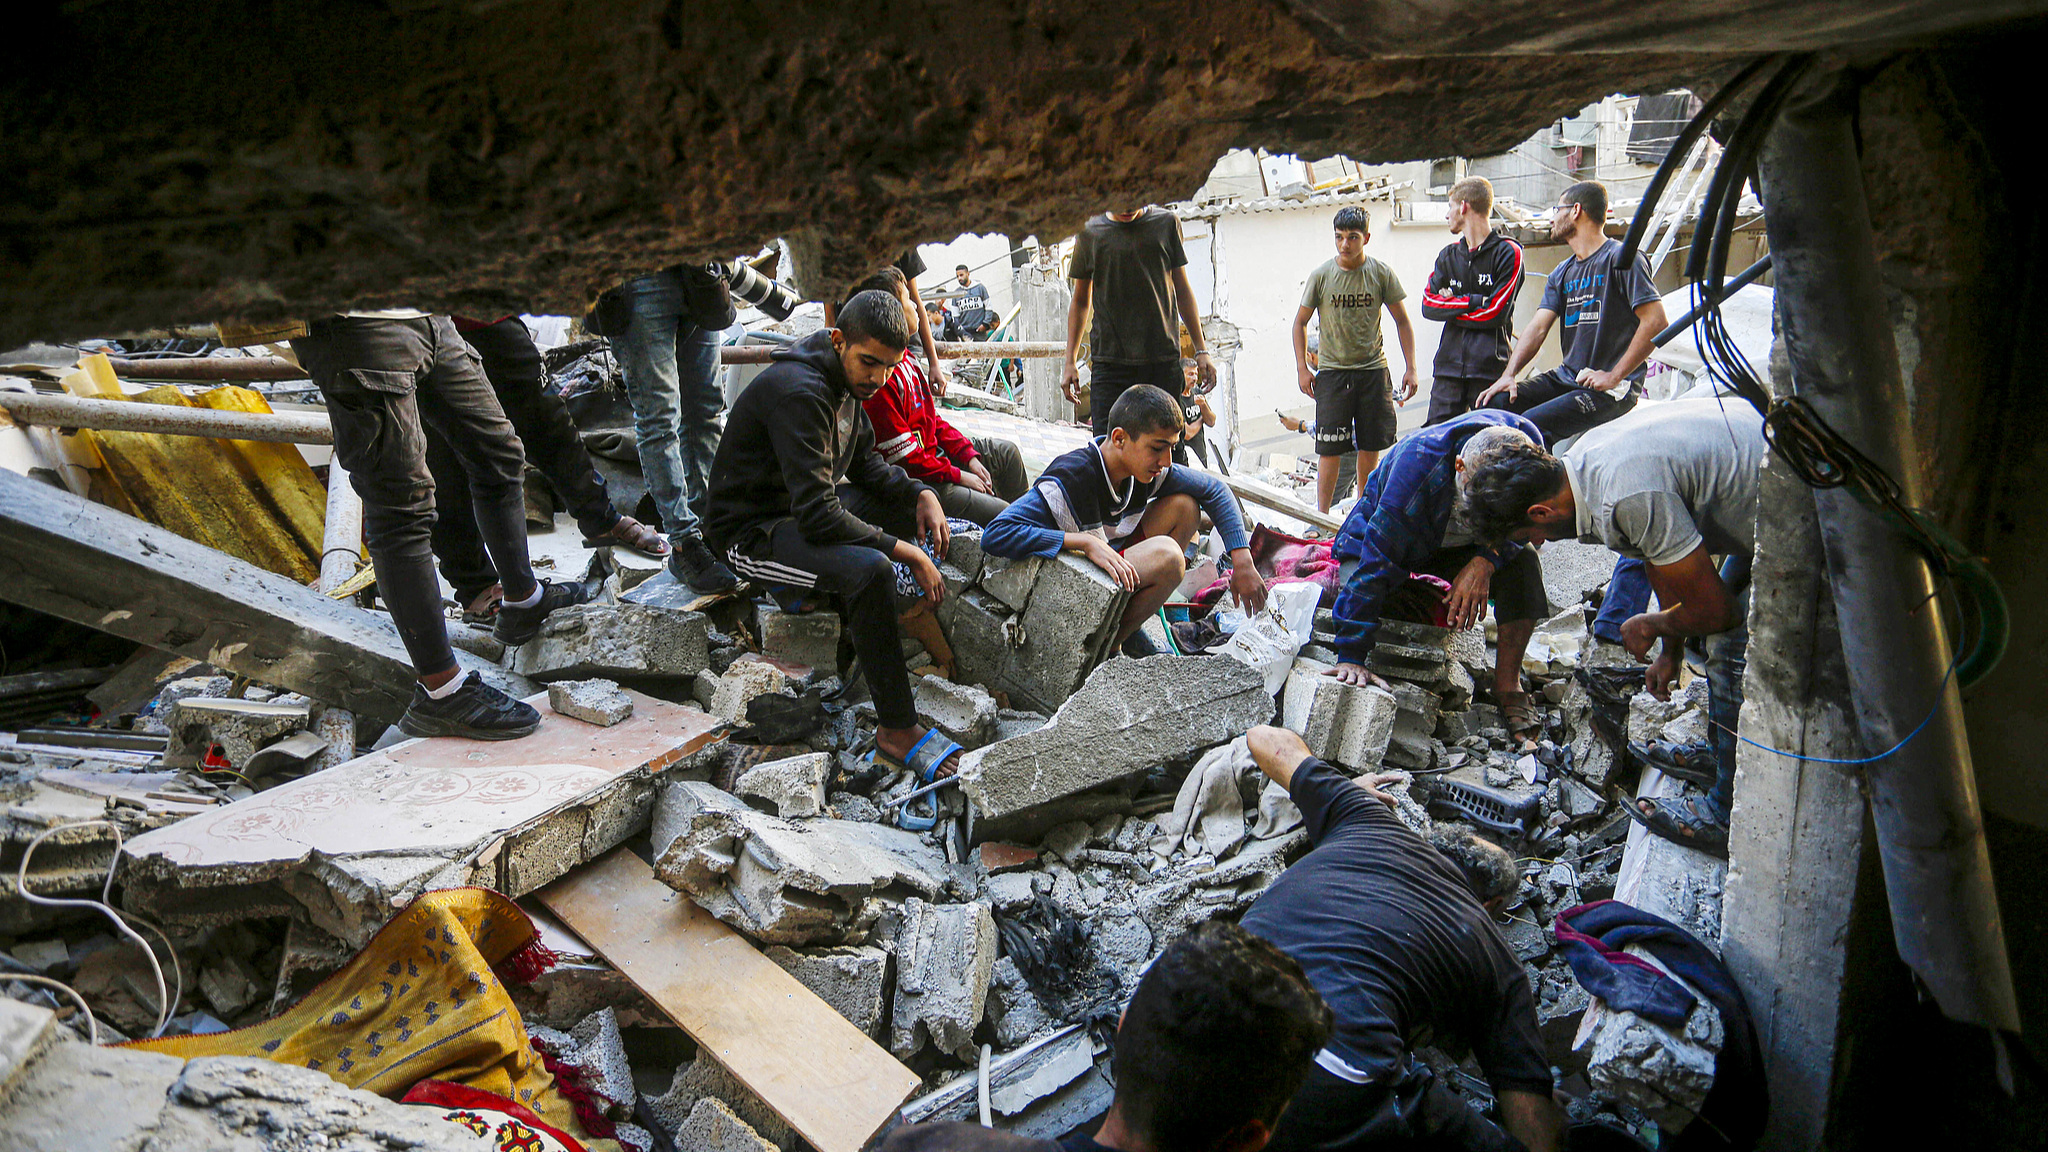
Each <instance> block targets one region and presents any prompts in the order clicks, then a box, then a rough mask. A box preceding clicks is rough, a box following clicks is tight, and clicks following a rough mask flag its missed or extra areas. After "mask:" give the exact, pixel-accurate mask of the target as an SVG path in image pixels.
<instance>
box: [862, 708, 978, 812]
mask: <svg viewBox="0 0 2048 1152" xmlns="http://www.w3.org/2000/svg"><path fill="white" fill-rule="evenodd" d="M934 737H937V738H938V743H937V744H934V743H933V742H932V741H933V738H934ZM965 751H966V749H965V748H962V747H961V746H960V745H959V744H957V743H955V742H954V741H952V740H948V739H946V737H945V736H943V735H941V734H940V732H939V730H938V729H937V728H932V729H929V730H928V731H926V732H925V734H924V736H923V738H922V739H920V740H918V742H917V743H915V744H912V745H911V746H910V754H909V755H908V756H905V757H903V758H902V759H900V760H899V759H897V758H896V757H894V756H891V755H889V754H888V753H886V752H884V751H882V745H881V743H880V742H879V741H877V742H876V744H875V750H874V751H873V752H871V753H869V754H868V755H869V758H870V759H871V760H873V761H874V762H875V763H877V764H886V765H889V766H891V767H894V768H900V769H903V770H905V771H908V772H909V773H910V774H911V776H912V777H913V778H914V779H916V780H917V782H918V783H919V784H921V785H922V784H930V783H933V782H934V781H936V780H937V779H938V775H939V765H941V764H944V763H945V762H946V760H947V759H948V758H949V757H952V756H955V755H957V754H959V753H961V752H965ZM938 822H939V799H938V794H937V793H936V792H928V793H926V794H925V795H923V796H920V797H918V798H917V799H916V800H913V801H911V802H910V803H908V804H903V805H899V806H898V807H897V809H896V826H897V827H898V828H901V829H903V830H904V831H906V832H923V831H926V830H928V829H930V828H932V827H934V826H936V825H937V824H938Z"/></svg>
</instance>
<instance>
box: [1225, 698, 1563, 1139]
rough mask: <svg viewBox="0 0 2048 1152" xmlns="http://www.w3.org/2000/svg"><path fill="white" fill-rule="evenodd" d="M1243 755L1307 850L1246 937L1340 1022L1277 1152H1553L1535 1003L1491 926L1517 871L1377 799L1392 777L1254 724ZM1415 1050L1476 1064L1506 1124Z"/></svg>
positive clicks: (1489, 850) (1555, 1128)
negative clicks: (1351, 766) (1281, 802)
mask: <svg viewBox="0 0 2048 1152" xmlns="http://www.w3.org/2000/svg"><path fill="white" fill-rule="evenodd" d="M1247 742H1248V743H1249V744H1250V746H1251V752H1252V757H1253V758H1254V759H1255V760H1257V761H1258V765H1259V769H1260V771H1262V772H1264V773H1265V774H1266V776H1267V777H1268V778H1269V779H1271V780H1273V781H1275V782H1277V783H1278V784H1279V785H1280V786H1281V787H1282V788H1285V789H1287V793H1288V795H1289V797H1291V798H1292V799H1293V801H1294V804H1295V807H1297V808H1299V809H1301V815H1302V820H1303V823H1304V824H1305V826H1306V827H1307V829H1308V836H1309V843H1310V845H1311V847H1310V849H1309V852H1308V855H1306V856H1304V857H1302V858H1301V859H1300V860H1298V861H1296V862H1295V863H1294V864H1293V865H1291V866H1290V867H1289V868H1288V869H1287V871H1285V872H1282V873H1281V874H1280V878H1279V879H1278V880H1276V881H1274V882H1273V886H1272V887H1270V888H1268V889H1266V891H1265V892H1264V893H1263V894H1261V895H1260V896H1259V898H1258V900H1257V901H1256V902H1254V903H1253V904H1252V906H1251V909H1250V910H1249V911H1247V912H1246V913H1245V914H1244V919H1243V921H1242V923H1243V925H1244V928H1245V929H1246V930H1247V931H1249V932H1252V933H1253V934H1255V935H1258V936H1261V937H1264V938H1265V939H1267V940H1271V941H1272V942H1273V943H1274V944H1276V945H1278V946H1279V948H1280V950H1281V951H1283V952H1285V953H1287V954H1288V955H1289V956H1292V957H1294V959H1296V960H1297V961H1299V962H1300V963H1301V966H1302V969H1303V970H1304V971H1305V972H1306V973H1307V974H1308V980H1309V983H1311V984H1313V985H1315V987H1316V991H1318V992H1320V993H1322V995H1323V999H1324V1000H1326V1001H1328V1003H1329V1005H1330V1009H1331V1011H1332V1012H1334V1013H1335V1015H1336V1027H1335V1030H1334V1032H1333V1034H1332V1036H1331V1038H1330V1042H1329V1044H1328V1045H1327V1046H1326V1047H1324V1049H1323V1050H1322V1052H1321V1053H1319V1054H1318V1055H1317V1056H1316V1060H1315V1067H1314V1068H1313V1069H1312V1070H1311V1071H1310V1072H1309V1074H1308V1079H1307V1081H1306V1082H1305V1083H1303V1085H1302V1087H1301V1090H1300V1091H1299V1092H1297V1093H1295V1096H1294V1103H1293V1104H1291V1105H1290V1106H1289V1107H1288V1109H1287V1111H1286V1112H1284V1113H1282V1114H1281V1116H1280V1123H1279V1125H1278V1126H1277V1127H1276V1128H1275V1129H1274V1132H1273V1141H1272V1143H1271V1144H1270V1145H1268V1148H1270V1149H1274V1150H1276V1152H1310V1150H1313V1152H1340V1150H1341V1152H1351V1150H1354V1149H1358V1150H1362V1149H1368V1148H1433V1149H1437V1148H1441V1149H1453V1148H1458V1149H1485V1150H1488V1152H1509V1150H1510V1149H1524V1148H1526V1149H1528V1150H1529V1152H1556V1150H1557V1149H1559V1148H1561V1147H1562V1146H1563V1140H1564V1115H1563V1113H1562V1112H1561V1111H1560V1110H1559V1109H1558V1107H1557V1105H1556V1104H1555V1103H1554V1102H1553V1101H1552V1099H1551V1088H1552V1086H1551V1077H1550V1061H1549V1058H1548V1057H1547V1055H1546V1054H1545V1051H1544V1047H1543V1038H1542V1035H1541V1034H1540V1032H1539V1031H1538V1026H1537V1022H1536V1001H1535V998H1534V996H1533V995H1532V994H1531V992H1530V990H1529V976H1528V973H1526V972H1524V971H1523V969H1522V965H1521V962H1520V961H1518V960H1516V959H1515V954H1514V951H1513V950H1512V949H1510V948H1509V947H1508V944H1507V941H1506V940H1504V939H1502V938H1501V934H1500V929H1498V928H1496V927H1495V926H1494V922H1493V917H1494V915H1495V914H1496V913H1497V912H1498V911H1499V910H1500V909H1501V908H1503V907H1504V906H1505V905H1506V904H1507V902H1508V900H1509V898H1510V897H1511V896H1513V894H1514V893H1515V891H1516V888H1517V886H1518V884H1519V882H1520V879H1521V870H1520V868H1518V867H1517V866H1516V864H1515V862H1514V858H1513V857H1511V856H1509V855H1508V854H1507V853H1506V852H1504V851H1502V850H1501V849H1500V848H1498V847H1496V846H1494V845H1492V844H1490V843H1488V842H1486V841H1485V840H1482V839H1480V838H1479V837H1478V836H1476V835H1474V834H1472V833H1470V832H1469V831H1462V832H1460V833H1455V834H1447V835H1441V836H1437V837H1433V838H1432V839H1430V840H1424V839H1423V838H1422V837H1421V836H1419V835H1417V834H1416V833H1415V832H1414V831H1412V830H1411V829H1409V827H1408V826H1407V825H1406V824H1403V823H1401V820H1400V818H1399V817H1398V816H1396V815H1394V811H1393V808H1394V800H1393V797H1391V796H1388V795H1387V794H1385V793H1384V792H1381V791H1379V787H1380V785H1382V784H1384V783H1386V782H1388V781H1390V780H1394V779H1398V777H1390V776H1380V775H1373V776H1364V777H1360V778H1358V779H1352V778H1351V777H1348V776H1346V775H1344V774H1343V773H1341V772H1339V771H1337V770H1336V769H1335V768H1332V767H1331V766H1330V765H1328V764H1325V763H1323V762H1322V761H1321V760H1318V759H1316V758H1315V757H1314V756H1311V755H1309V750H1308V745H1306V744H1304V743H1302V739H1301V737H1299V736H1297V735H1295V734H1294V733H1292V732H1289V731H1287V730H1286V729H1284V728H1273V727H1268V726H1265V725H1261V726H1259V727H1257V728H1254V729H1252V730H1251V731H1250V732H1249V733H1248V734H1247ZM1420 1035H1429V1036H1432V1037H1435V1038H1437V1039H1438V1040H1454V1041H1457V1042H1458V1043H1460V1044H1461V1045H1463V1046H1465V1047H1468V1048H1470V1049H1471V1051H1472V1054H1473V1056H1474V1057H1475V1058H1476V1059H1477V1060H1478V1061H1479V1066H1480V1068H1481V1069H1482V1070H1483V1071H1484V1072H1485V1073H1486V1079H1487V1082H1488V1083H1489V1084H1490V1085H1492V1087H1493V1091H1494V1097H1495V1099H1496V1101H1497V1102H1498V1104H1499V1115H1500V1123H1499V1124H1498V1125H1496V1124H1494V1123H1493V1122H1491V1121H1489V1120H1487V1119H1486V1118H1485V1117H1482V1116H1481V1115H1479V1113H1477V1112H1475V1111H1474V1110H1473V1109H1472V1107H1471V1105H1469V1104H1467V1103H1465V1101H1464V1099H1463V1098H1462V1097H1460V1096H1459V1095H1457V1094H1456V1093H1454V1092H1452V1091H1451V1089H1450V1088H1449V1087H1448V1086H1446V1085H1445V1084H1444V1083H1443V1082H1442V1081H1440V1080H1438V1079H1437V1078H1436V1075H1435V1073H1434V1072H1432V1071H1431V1070H1430V1068H1429V1066H1428V1065H1427V1064H1424V1063H1422V1062H1421V1061H1419V1060H1417V1059H1415V1057H1414V1055H1413V1053H1412V1051H1411V1049H1410V1044H1411V1042H1412V1040H1413V1038H1414V1037H1416V1036H1420ZM1503 1129H1505V1130H1504V1131H1503Z"/></svg>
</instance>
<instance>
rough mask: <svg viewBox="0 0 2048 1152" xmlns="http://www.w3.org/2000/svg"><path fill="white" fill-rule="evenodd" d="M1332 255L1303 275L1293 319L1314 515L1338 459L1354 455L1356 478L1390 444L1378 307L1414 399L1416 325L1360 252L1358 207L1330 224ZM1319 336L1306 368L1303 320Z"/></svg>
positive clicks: (1368, 235) (1378, 266)
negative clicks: (1312, 456) (1310, 415)
mask: <svg viewBox="0 0 2048 1152" xmlns="http://www.w3.org/2000/svg"><path fill="white" fill-rule="evenodd" d="M1331 227H1332V228H1333V230H1334V234H1335V238H1336V245H1337V255H1336V256H1335V257H1333V258H1332V259H1330V260H1329V261H1327V262H1326V263H1324V264H1323V265H1322V266H1321V267H1319V268H1317V269H1316V270H1315V271H1313V272H1311V273H1309V275H1308V283H1307V284H1306V285H1304V286H1303V288H1302V292H1301V307H1300V308H1298V309H1296V310H1295V313H1294V369H1295V372H1296V374H1297V375H1299V376H1300V378H1301V391H1302V394H1303V395H1306V396H1313V397H1315V401H1316V510H1317V511H1318V512H1328V511H1329V510H1330V503H1331V501H1332V500H1334V499H1335V498H1336V494H1337V473H1338V458H1339V457H1341V456H1343V455H1344V454H1346V453H1347V452H1356V453H1357V454H1358V475H1359V476H1360V477H1361V478H1362V477H1365V476H1367V475H1370V474H1371V472H1372V470H1373V466H1374V465H1375V464H1377V463H1378V462H1379V458H1380V453H1381V452H1384V451H1386V450H1387V449H1388V448H1389V447H1391V446H1392V445H1393V443H1394V433H1395V428H1394V406H1395V404H1396V403H1397V401H1396V400H1395V398H1394V395H1393V392H1392V384H1391V382H1390V379H1389V377H1388V373H1387V348H1386V340H1385V339H1384V338H1383V337H1382V336H1381V334H1380V309H1382V308H1385V309H1386V310H1387V315H1388V316H1390V317H1392V318H1393V321H1394V334H1395V336H1396V338H1398V339H1399V340H1400V342H1401V362H1402V371H1401V396H1400V399H1399V401H1398V403H1401V404H1406V403H1408V401H1409V400H1410V399H1412V398H1414V396H1415V387H1416V384H1415V326H1414V324H1413V323H1411V322H1410V321H1409V319H1408V308H1407V306H1406V305H1404V304H1403V303H1402V301H1403V300H1406V299H1407V298H1408V292H1407V290H1406V289H1404V288H1402V287H1401V281H1400V278H1399V277H1397V276H1395V275H1394V270H1393V269H1392V268H1389V267H1387V266H1386V265H1385V264H1383V263H1381V262H1380V261H1379V260H1377V259H1375V258H1373V257H1371V256H1367V255H1366V254H1365V246H1366V244H1367V242H1369V241H1370V240H1371V239H1372V217H1371V215H1369V214H1368V213H1367V212H1366V210H1365V209H1363V208H1360V207H1358V206H1356V205H1352V206H1349V207H1345V208H1339V209H1338V210H1337V217H1336V219H1335V220H1334V221H1333V222H1332V224H1331ZM1312 317H1313V318H1315V319H1316V323H1317V325H1318V327H1317V331H1318V332H1319V334H1320V336H1321V343H1320V345H1319V351H1318V358H1317V364H1318V365H1319V367H1317V368H1316V369H1315V370H1314V371H1310V370H1309V366H1308V322H1309V320H1310V318H1312Z"/></svg>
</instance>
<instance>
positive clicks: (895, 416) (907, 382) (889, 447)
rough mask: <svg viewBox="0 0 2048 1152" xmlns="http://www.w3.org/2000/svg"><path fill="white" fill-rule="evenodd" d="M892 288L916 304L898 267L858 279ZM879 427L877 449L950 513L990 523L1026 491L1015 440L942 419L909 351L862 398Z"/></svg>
mask: <svg viewBox="0 0 2048 1152" xmlns="http://www.w3.org/2000/svg"><path fill="white" fill-rule="evenodd" d="M867 291H875V292H887V293H889V294H890V295H891V296H894V297H896V298H897V299H898V300H901V301H903V308H904V312H905V314H906V315H914V314H915V313H916V311H917V309H918V303H917V297H916V296H915V295H914V294H913V293H912V292H911V291H910V284H909V282H908V281H906V280H905V279H904V278H903V274H902V273H901V272H898V271H897V270H896V269H894V268H884V269H882V270H881V271H880V272H877V273H875V274H874V275H872V276H870V277H868V278H867V279H866V280H863V281H861V282H860V283H859V284H858V285H856V286H855V287H854V292H855V293H859V292H867ZM861 407H862V408H863V409H865V410H866V412H867V414H868V420H869V422H870V423H872V424H873V425H874V426H875V451H877V452H879V453H881V455H882V459H884V460H886V461H888V462H889V463H891V464H894V465H896V466H897V467H898V468H901V469H903V470H904V471H905V472H908V473H910V477H911V479H913V480H920V481H923V482H924V483H926V484H929V485H931V488H932V491H934V492H937V493H938V494H939V504H940V506H941V507H943V508H945V510H946V515H948V516H951V517H954V518H956V519H960V520H968V521H972V522H973V523H976V524H979V525H981V526H983V527H987V526H988V523H989V521H991V520H994V519H995V518H996V517H997V516H1000V515H1002V512H1003V509H1005V508H1008V507H1009V506H1010V501H1012V500H1015V499H1016V498H1017V497H1019V496H1022V495H1023V494H1024V489H1025V488H1026V487H1027V486H1028V484H1029V481H1028V480H1027V479H1026V477H1025V475H1024V452H1023V450H1022V449H1020V448H1018V447H1017V443H1016V441H1014V440H997V439H993V438H983V439H980V440H969V439H968V438H967V437H965V436H963V435H961V434H960V430H959V429H958V428H955V427H953V426H952V425H951V424H948V423H946V421H945V420H944V419H942V418H941V417H940V416H939V409H938V405H937V403H935V402H934V401H933V399H932V394H931V389H930V386H929V385H928V384H927V383H926V377H925V372H924V369H923V368H922V367H921V366H919V364H918V363H917V361H915V360H914V359H912V358H911V357H908V356H905V357H904V358H903V362H902V363H901V364H898V365H897V366H896V369H895V371H893V372H891V373H889V379H888V382H887V383H884V384H883V385H882V387H881V389H880V390H879V391H877V392H876V393H875V394H874V395H873V396H870V397H868V398H867V399H866V400H864V401H862V402H861Z"/></svg>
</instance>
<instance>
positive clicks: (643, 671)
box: [512, 604, 711, 681]
mask: <svg viewBox="0 0 2048 1152" xmlns="http://www.w3.org/2000/svg"><path fill="white" fill-rule="evenodd" d="M709 628H710V626H709V624H707V623H706V622H705V619H704V617H703V616H702V615H701V614H699V613H696V612H680V611H676V610H675V609H671V608H649V607H647V606H646V605H643V604H578V605H576V606H574V607H571V608H564V609H562V610H561V611H559V612H556V613H554V614H553V615H551V616H549V617H548V618H547V620H546V621H544V622H543V623H542V624H541V629H540V635H538V636H536V637H534V638H533V639H532V640H530V641H528V642H527V643H525V644H523V645H521V646H520V648H519V652H518V654H517V655H515V656H514V657H513V665H512V667H513V670H514V671H516V672H519V673H520V674H522V675H525V676H531V677H532V678H534V679H535V680H543V681H546V680H573V679H579V678H588V677H592V676H603V677H609V678H614V679H616V678H618V677H621V676H637V677H673V678H678V679H688V678H689V677H692V676H695V675H696V674H697V673H698V672H699V671H702V670H703V669H704V668H705V667H706V666H708V665H709V663H710V661H711V648H710V641H709V639H708V638H707V633H708V632H709Z"/></svg>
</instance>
